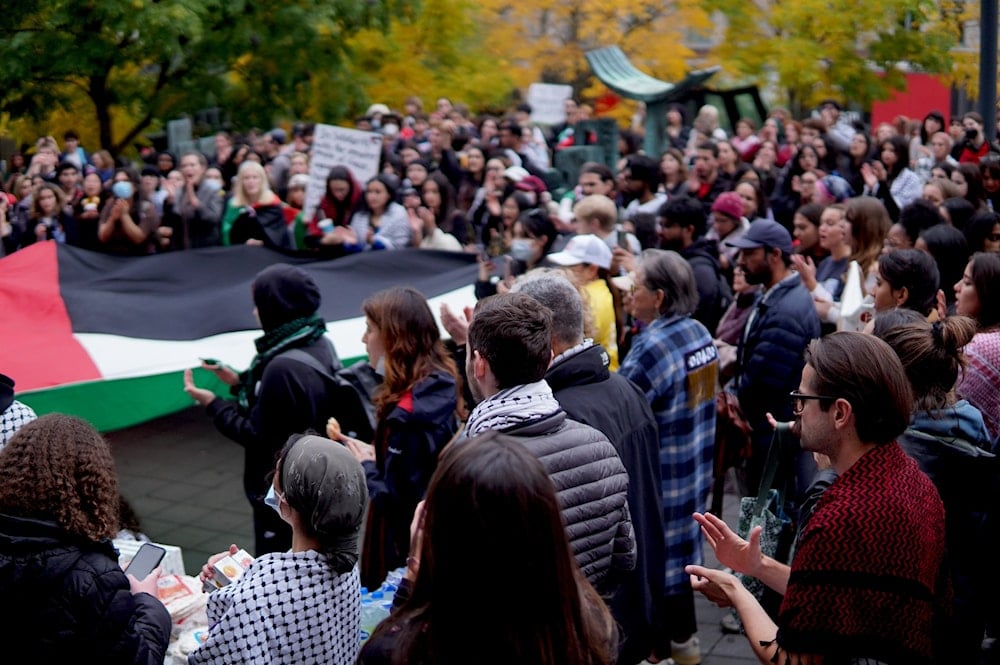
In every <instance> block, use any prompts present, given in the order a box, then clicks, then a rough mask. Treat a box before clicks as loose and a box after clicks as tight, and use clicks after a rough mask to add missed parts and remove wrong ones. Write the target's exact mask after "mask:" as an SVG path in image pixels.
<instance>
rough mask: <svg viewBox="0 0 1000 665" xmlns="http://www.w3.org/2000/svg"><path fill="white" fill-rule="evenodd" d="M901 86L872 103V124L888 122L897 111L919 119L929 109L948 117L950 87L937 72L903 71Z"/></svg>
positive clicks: (945, 118)
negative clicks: (902, 85) (899, 89)
mask: <svg viewBox="0 0 1000 665" xmlns="http://www.w3.org/2000/svg"><path fill="white" fill-rule="evenodd" d="M906 81H907V86H906V89H905V90H901V91H899V92H897V93H896V94H895V95H894V96H893V97H892V98H890V99H888V100H886V101H884V102H875V103H874V104H872V127H873V128H874V127H878V125H879V123H881V122H892V120H893V118H895V117H896V116H897V115H905V116H906V117H908V118H914V119H916V120H922V119H923V117H924V116H925V115H927V114H928V113H929V112H930V111H940V112H941V113H943V114H944V120H945V122H946V123H947V122H948V121H949V120H950V119H951V112H950V109H951V90H950V89H949V88H948V86H946V85H945V84H944V83H942V82H941V80H940V79H939V78H938V77H937V76H933V75H931V74H907V75H906ZM946 129H947V127H946Z"/></svg>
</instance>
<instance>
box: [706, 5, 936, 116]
mask: <svg viewBox="0 0 1000 665" xmlns="http://www.w3.org/2000/svg"><path fill="white" fill-rule="evenodd" d="M706 7H707V8H708V9H710V10H713V11H717V12H719V13H720V14H721V15H723V16H724V17H725V22H726V27H725V31H724V35H723V36H722V39H721V41H720V44H719V46H718V48H717V49H716V53H717V55H718V56H719V57H720V59H721V61H722V64H723V65H724V66H725V67H726V69H727V70H728V71H729V72H730V73H731V74H733V75H735V76H737V77H744V78H745V79H748V80H754V81H756V82H759V83H761V84H766V83H769V82H772V81H774V80H777V82H778V85H779V86H780V87H781V88H782V89H783V90H784V91H786V93H787V97H788V103H789V105H790V106H791V107H792V108H793V110H799V109H801V108H802V107H804V106H806V105H809V104H812V103H815V102H817V101H818V100H820V99H821V98H823V97H830V96H833V97H838V98H841V99H844V100H845V101H848V102H852V103H857V104H859V105H861V106H862V107H863V108H868V107H869V106H870V105H871V103H872V102H873V101H875V100H879V99H885V98H887V97H888V96H889V94H890V93H891V92H892V91H893V90H899V89H901V88H902V87H903V86H904V85H905V74H906V71H907V68H910V69H914V70H918V71H923V72H927V73H931V74H935V73H942V74H943V73H946V72H948V71H949V69H950V67H951V62H952V57H951V53H950V49H951V47H952V46H953V45H954V43H955V37H956V27H955V22H954V20H953V19H952V18H951V17H950V16H949V15H948V13H947V12H946V11H943V10H942V3H940V2H937V1H936V0H880V1H879V2H858V1H857V0H706Z"/></svg>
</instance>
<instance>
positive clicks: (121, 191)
mask: <svg viewBox="0 0 1000 665" xmlns="http://www.w3.org/2000/svg"><path fill="white" fill-rule="evenodd" d="M132 191H133V190H132V183H130V182H128V181H125V180H120V181H118V182H116V183H115V184H113V185H111V193H112V194H114V195H115V197H117V198H119V199H129V198H132Z"/></svg>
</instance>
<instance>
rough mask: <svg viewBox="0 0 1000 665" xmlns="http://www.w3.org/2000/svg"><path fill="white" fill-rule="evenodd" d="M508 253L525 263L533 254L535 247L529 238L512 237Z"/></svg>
mask: <svg viewBox="0 0 1000 665" xmlns="http://www.w3.org/2000/svg"><path fill="white" fill-rule="evenodd" d="M510 255H511V256H513V257H514V258H515V259H517V260H518V261H523V262H525V263H527V262H529V261H531V259H533V258H534V256H535V248H534V246H533V245H532V242H531V240H530V239H529V238H514V240H513V242H511V243H510Z"/></svg>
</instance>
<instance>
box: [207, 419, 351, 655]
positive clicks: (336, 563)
mask: <svg viewBox="0 0 1000 665" xmlns="http://www.w3.org/2000/svg"><path fill="white" fill-rule="evenodd" d="M271 487H272V491H271V492H269V493H268V497H267V499H266V501H267V503H268V505H271V506H272V507H273V508H274V509H275V510H276V511H277V512H278V514H279V515H280V516H281V519H282V520H284V521H285V522H287V523H288V524H289V525H290V526H291V527H292V548H291V550H290V551H288V552H284V553H277V552H276V553H272V554H265V555H264V556H262V557H260V558H258V559H257V560H256V561H254V562H253V564H252V565H251V566H250V568H248V569H247V570H246V571H245V572H244V573H243V576H242V577H240V578H239V579H238V580H237V581H236V582H234V583H232V584H230V585H228V586H226V587H223V588H222V589H220V590H219V591H215V592H213V593H212V595H211V597H210V598H209V600H208V621H209V625H211V626H212V628H211V631H210V632H209V635H208V639H207V640H206V642H205V644H203V645H202V646H201V647H199V648H198V650H197V651H195V652H193V653H192V654H191V655H190V657H189V660H188V662H189V663H190V664H191V665H198V664H200V663H220V664H221V663H226V664H227V665H228V664H232V663H250V662H262V659H263V660H264V661H267V662H275V663H277V662H280V663H283V664H286V665H294V664H296V663H336V664H339V663H345V664H346V663H353V662H354V661H355V659H356V658H357V654H358V631H359V630H360V628H361V592H360V581H359V579H360V578H359V573H358V566H357V562H358V532H359V530H360V528H361V518H362V516H363V514H364V510H365V503H366V502H367V501H368V489H367V486H366V484H365V473H364V470H363V469H362V468H361V465H360V464H359V463H358V462H357V461H356V460H355V459H354V457H353V456H352V455H351V453H349V452H348V451H347V450H346V449H345V448H344V447H343V446H342V445H340V444H338V443H334V442H333V441H330V440H329V439H324V438H322V437H319V436H312V435H305V436H300V435H295V436H293V437H292V438H290V439H289V440H288V443H287V444H285V447H284V449H282V451H281V455H280V457H279V458H278V464H277V467H276V468H275V474H274V481H273V484H272V486H271ZM234 548H235V546H233V548H231V550H230V552H235V551H236V550H235V549H234ZM225 555H226V553H223V554H219V555H216V556H214V557H212V558H211V559H209V561H208V564H207V565H206V566H205V567H204V568H203V569H202V579H203V580H207V579H210V578H211V576H212V565H213V564H214V563H215V562H216V561H218V560H220V559H221V558H222V557H224V556H225Z"/></svg>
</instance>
